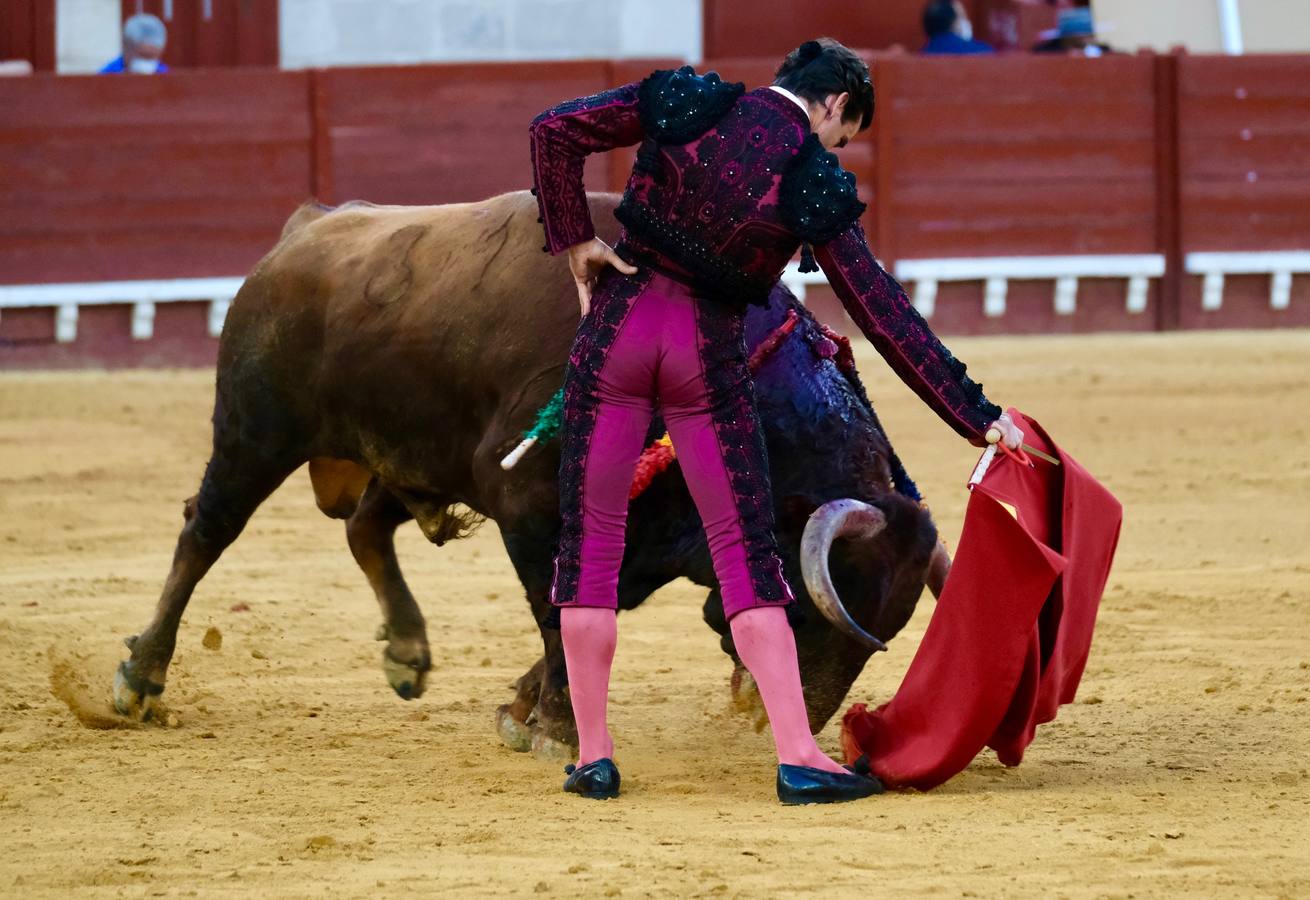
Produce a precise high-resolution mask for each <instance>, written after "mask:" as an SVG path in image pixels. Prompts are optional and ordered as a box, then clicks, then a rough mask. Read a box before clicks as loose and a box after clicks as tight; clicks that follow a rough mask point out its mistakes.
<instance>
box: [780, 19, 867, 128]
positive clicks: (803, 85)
mask: <svg viewBox="0 0 1310 900" xmlns="http://www.w3.org/2000/svg"><path fill="white" fill-rule="evenodd" d="M773 83H774V84H776V85H778V87H783V88H786V89H787V90H789V91H791V92H792V93H793V94H795V95H796V96H798V97H804V98H805V99H806V100H811V101H813V102H815V103H822V102H823V101H824V98H826V97H828V96H829V95H831V94H843V93H846V94H850V95H851V98H850V100H849V101H847V103H846V113H845V115H844V116H843V118H844V119H846V121H848V122H853V121H855V120H856V119H859V120H860V128H861V130H863V129H865V128H868V127H869V123H870V122H872V121H873V82H872V81H871V80H870V78H869V67H868V66H867V65H865V63H864V60H862V59H860V57H859V56H858V55H857V54H856V53H855V52H854V51H853V50H851V49H850V48H849V47H846V46H844V45H843V44H841V43H840V42H838V41H835V40H833V39H832V38H828V37H824V38H819V39H818V40H815V41H806V42H805V43H803V44H801V45H800V46H799V47H797V48H796V49H795V50H793V51H792V52H790V53H788V54H787V56H786V58H785V59H783V61H782V65H780V66H778V71H777V72H775V73H774V75H773Z"/></svg>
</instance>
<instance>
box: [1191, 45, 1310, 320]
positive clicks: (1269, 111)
mask: <svg viewBox="0 0 1310 900" xmlns="http://www.w3.org/2000/svg"><path fill="white" fill-rule="evenodd" d="M1178 93H1179V98H1178V104H1179V110H1178V115H1179V121H1178V155H1179V193H1180V203H1181V208H1180V218H1181V223H1182V228H1181V243H1182V250H1183V252H1184V253H1190V252H1195V251H1256V250H1310V56H1244V57H1189V56H1182V57H1179V59H1178ZM1226 281H1227V283H1226V285H1225V290H1224V304H1223V307H1222V308H1221V309H1219V310H1215V311H1212V312H1204V311H1202V310H1201V299H1200V298H1201V280H1200V278H1199V277H1195V276H1192V277H1188V278H1187V279H1186V281H1185V283H1184V289H1183V291H1182V305H1181V309H1182V319H1181V324H1182V325H1183V326H1184V327H1233V326H1252V325H1261V326H1273V325H1308V324H1310V276H1304V275H1303V276H1300V277H1298V278H1296V279H1295V280H1294V281H1293V297H1292V303H1291V305H1290V307H1289V308H1288V309H1286V310H1281V311H1280V310H1272V309H1270V306H1269V278H1268V276H1261V275H1251V276H1241V277H1231V276H1230V277H1229V278H1228V279H1227V280H1226Z"/></svg>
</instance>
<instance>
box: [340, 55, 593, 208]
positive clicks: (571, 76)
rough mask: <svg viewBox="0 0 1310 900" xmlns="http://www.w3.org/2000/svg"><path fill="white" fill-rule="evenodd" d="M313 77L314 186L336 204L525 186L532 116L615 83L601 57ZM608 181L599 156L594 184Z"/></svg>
mask: <svg viewBox="0 0 1310 900" xmlns="http://www.w3.org/2000/svg"><path fill="white" fill-rule="evenodd" d="M315 78H316V81H317V96H316V103H315V122H316V128H317V129H318V138H317V146H318V154H317V164H318V171H317V174H316V178H315V189H316V192H317V194H318V197H319V199H320V200H323V201H324V202H329V203H339V202H342V201H345V200H352V199H367V200H371V201H373V202H375V203H413V204H426V203H453V202H458V201H464V200H479V199H482V198H484V197H488V196H491V195H493V194H498V193H501V192H503V191H507V190H512V189H515V188H519V189H522V188H527V187H529V186H530V185H531V183H532V176H531V171H530V168H529V162H528V131H527V129H528V123H529V122H531V121H532V118H533V116H535V115H536V114H537V113H539V112H541V111H542V110H544V109H547V108H549V107H550V106H552V105H554V104H556V103H558V102H560V101H562V100H568V99H571V98H573V97H579V96H583V95H585V94H591V93H595V92H596V91H599V90H602V89H604V88H607V87H610V86H611V85H610V67H609V64H608V63H606V62H604V61H599V60H598V61H595V62H564V63H531V64H525V63H512V64H470V65H449V66H423V67H414V68H410V67H406V68H400V67H388V68H367V69H325V70H323V71H320V72H317V73H315ZM609 185H610V174H609V163H608V160H607V158H606V157H603V156H602V157H598V158H597V159H595V160H594V161H592V163H591V164H589V165H588V167H587V186H588V187H589V188H591V189H592V190H604V189H606V188H607V187H608V186H609Z"/></svg>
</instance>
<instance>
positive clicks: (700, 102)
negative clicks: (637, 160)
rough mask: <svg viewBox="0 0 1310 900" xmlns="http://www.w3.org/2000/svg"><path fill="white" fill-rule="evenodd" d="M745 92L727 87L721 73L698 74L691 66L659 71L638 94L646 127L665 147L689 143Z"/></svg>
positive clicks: (711, 125)
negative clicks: (720, 75) (720, 76)
mask: <svg viewBox="0 0 1310 900" xmlns="http://www.w3.org/2000/svg"><path fill="white" fill-rule="evenodd" d="M745 90H746V86H745V85H743V84H740V83H735V84H725V83H724V82H723V81H721V80H720V79H719V76H718V73H717V72H707V73H705V74H704V75H697V74H696V71H695V70H694V69H693V68H692V67H691V66H683V67H682V68H680V69H660V70H657V71H655V72H652V73H651V74H650V75H649V76H648V77H647V78H646V79H645V80H644V81H643V82H642V83H641V87H640V88H639V89H638V92H637V93H638V104H639V105H638V111H639V113H640V115H641V124H642V128H643V129H644V130H645V132H646V136H647V137H649V138H651V139H652V140H655V141H659V142H660V143H662V144H685V143H687V142H688V141H693V140H695V139H696V138H698V137H700V136H701V135H702V134H704V133H705V132H706V131H708V130H709V129H710V128H711V127H713V125H714V123H715V122H717V121H719V119H721V118H723V116H724V115H725V114H726V113H727V112H728V110H730V109H732V105H733V104H734V103H736V102H737V98H738V97H740V96H741V95H742V94H743V93H744V92H745Z"/></svg>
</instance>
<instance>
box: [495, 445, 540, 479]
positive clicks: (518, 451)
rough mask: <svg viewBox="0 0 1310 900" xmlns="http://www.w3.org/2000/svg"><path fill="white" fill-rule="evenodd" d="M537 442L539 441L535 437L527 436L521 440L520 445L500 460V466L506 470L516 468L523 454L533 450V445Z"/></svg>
mask: <svg viewBox="0 0 1310 900" xmlns="http://www.w3.org/2000/svg"><path fill="white" fill-rule="evenodd" d="M535 443H537V439H536V438H535V437H525V438H524V439H523V440H521V441H519V445H518V446H517V447H515V448H514V449H513V450H511V451H510V452H509V453H508V454H507V455H506V456H505V458H504V459H502V460H501V461H500V467H501V468H502V469H504V470H505V471H506V472H508V471H509V470H510V469H512V468H514V467H515V466H516V465H518V462H519V460H520V459H522V458H523V454H525V453H527V452H528V451H529V450H531V449H532V445H533V444H535Z"/></svg>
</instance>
